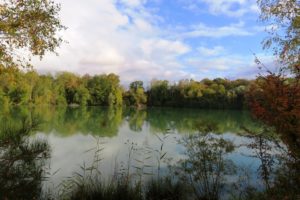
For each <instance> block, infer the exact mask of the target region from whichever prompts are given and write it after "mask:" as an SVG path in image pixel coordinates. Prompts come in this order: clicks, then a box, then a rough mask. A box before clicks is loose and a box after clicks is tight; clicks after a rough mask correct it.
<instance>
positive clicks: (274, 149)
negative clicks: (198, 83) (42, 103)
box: [0, 107, 288, 199]
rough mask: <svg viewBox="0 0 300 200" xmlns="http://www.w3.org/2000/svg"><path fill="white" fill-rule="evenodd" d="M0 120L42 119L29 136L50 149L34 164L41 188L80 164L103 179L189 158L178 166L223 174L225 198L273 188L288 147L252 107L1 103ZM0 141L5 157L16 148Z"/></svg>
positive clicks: (150, 171) (7, 123)
mask: <svg viewBox="0 0 300 200" xmlns="http://www.w3.org/2000/svg"><path fill="white" fill-rule="evenodd" d="M0 119H1V121H2V122H3V123H1V126H2V127H1V129H5V128H7V127H20V126H22V122H23V121H26V120H29V121H38V122H39V123H38V124H39V125H38V127H37V128H36V129H35V130H34V131H32V132H31V133H30V137H29V140H30V142H31V144H34V143H35V142H37V143H38V142H41V141H42V142H44V143H46V144H48V147H49V148H48V149H47V157H45V159H44V160H43V162H41V163H40V165H39V166H37V165H36V164H34V166H35V168H36V169H37V170H41V169H42V170H43V174H44V175H43V177H45V178H40V180H38V183H37V184H36V185H34V187H38V188H40V190H49V188H50V190H56V189H57V188H59V185H60V184H61V183H62V182H63V181H64V180H66V179H68V177H72V176H73V175H74V173H82V168H85V169H87V168H89V167H94V166H96V167H97V169H99V171H101V175H102V176H103V177H104V179H106V180H108V179H110V178H111V177H112V176H114V175H115V174H116V173H118V172H120V171H122V170H123V171H124V169H126V170H127V169H128V170H129V171H130V173H132V174H139V175H140V174H143V175H142V176H143V179H149V178H150V177H153V176H164V175H167V174H168V173H170V171H172V169H173V170H174V169H175V168H176V169H178V168H180V167H178V166H182V164H183V163H188V165H187V168H189V170H181V172H182V171H185V172H186V173H188V174H189V175H192V176H199V177H202V176H203V170H204V169H206V168H207V167H206V165H205V166H202V163H205V162H208V163H209V164H210V167H209V168H210V169H209V170H210V171H209V172H207V173H206V174H204V175H205V176H207V175H209V176H211V177H212V179H214V178H216V174H218V176H217V179H216V180H217V181H220V182H221V184H218V185H220V187H221V186H222V190H220V191H218V192H219V193H220V194H221V195H222V197H223V198H224V199H226V198H227V197H228V196H229V192H228V191H229V190H232V187H238V188H239V189H243V187H244V188H246V187H248V186H249V185H251V186H252V187H253V188H255V189H256V190H258V191H263V190H265V189H266V188H268V187H270V185H272V181H273V180H274V179H275V176H276V174H274V173H275V172H276V170H277V169H279V168H280V167H281V165H280V164H281V163H282V161H281V160H280V159H281V158H282V157H284V156H286V155H285V154H286V152H287V151H288V150H287V147H286V145H285V144H284V143H283V142H282V141H281V140H280V138H279V137H277V136H276V135H274V134H273V133H271V132H270V131H266V130H265V128H264V127H263V126H262V125H260V124H259V123H258V122H256V121H255V120H253V119H252V118H251V116H250V114H249V113H248V112H247V111H228V110H197V109H169V108H164V109H162V108H161V109H160V108H149V109H146V110H135V109H110V108H103V107H89V108H53V107H36V108H27V107H17V108H8V109H3V110H2V111H1V115H0ZM1 144H2V147H0V151H2V152H1V154H0V155H1V156H3V157H4V155H6V156H7V155H10V154H9V153H7V152H10V150H9V148H16V147H14V146H13V145H6V146H5V143H4V142H3V143H1ZM18 145H20V144H19V143H18ZM6 151H7V152H6ZM0 159H1V158H0ZM19 159H24V160H26V157H25V156H24V158H19ZM95 160H97V162H96V163H97V164H95ZM2 161H3V163H4V161H5V159H4V158H2ZM34 162H36V159H35V161H34ZM22 166H23V165H22ZM22 166H21V167H22ZM24 166H26V165H24ZM24 166H23V167H24ZM142 166H146V167H144V168H143V169H141V168H142ZM220 166H222V167H220ZM39 167H40V168H39ZM128 167H129V168H128ZM201 167H202V168H201ZM25 168H26V167H25ZM31 168H32V166H31ZM2 170H3V169H2ZM19 170H20V169H19ZM21 170H23V173H25V172H24V171H26V169H21ZM193 170H195V171H196V172H195V171H193ZM197 170H198V171H197ZM0 172H1V171H0ZM2 173H4V172H3V171H2ZM178 173H180V172H178ZM178 173H176V174H178ZM12 174H14V175H15V176H18V173H15V172H14V173H12ZM31 174H34V172H30V173H28V176H30V175H31ZM1 176H2V181H4V182H6V183H8V181H5V180H4V179H5V178H4V177H5V176H4V175H3V174H2V175H1ZM21 177H22V176H21ZM139 177H140V176H139ZM17 178H18V179H19V177H17ZM197 180H198V179H197ZM197 180H196V179H195V182H196V183H197V184H198V185H199V187H200V186H201V183H200V182H199V183H198V182H197ZM10 181H12V182H13V180H10ZM211 184H214V183H211ZM246 184H247V186H246ZM37 185H38V186H37ZM9 189H10V188H9V186H8V187H7V188H6V190H9ZM220 194H219V195H220Z"/></svg>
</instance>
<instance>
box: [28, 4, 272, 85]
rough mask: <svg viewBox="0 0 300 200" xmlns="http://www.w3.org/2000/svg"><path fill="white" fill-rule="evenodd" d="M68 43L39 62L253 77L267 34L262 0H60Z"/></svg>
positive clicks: (173, 76) (140, 73)
mask: <svg viewBox="0 0 300 200" xmlns="http://www.w3.org/2000/svg"><path fill="white" fill-rule="evenodd" d="M56 1H57V2H58V3H60V4H61V7H62V10H61V15H60V17H61V20H62V22H63V24H65V25H66V26H67V27H68V29H67V30H66V31H64V32H61V33H60V35H62V36H63V38H64V39H65V40H67V41H68V42H67V43H64V44H63V45H62V46H61V47H60V48H59V49H58V53H59V56H55V55H54V54H48V55H46V57H45V58H44V59H43V60H42V61H39V60H35V61H34V64H35V67H36V69H37V70H38V71H40V72H42V73H46V72H50V73H55V72H58V71H71V72H74V73H77V74H81V75H82V74H86V73H89V74H102V73H116V74H118V75H119V76H120V77H121V80H122V83H125V84H126V83H129V82H130V81H133V80H143V81H145V82H149V81H151V80H152V79H167V80H170V81H177V80H180V79H186V78H188V79H190V78H193V79H196V80H199V79H203V78H206V77H207V78H216V77H224V78H230V79H234V78H253V77H255V75H256V74H257V66H256V65H255V64H254V56H253V53H255V54H256V55H257V56H258V57H259V58H260V59H261V60H262V61H263V62H264V63H267V64H268V63H271V62H272V59H273V58H272V55H271V53H270V52H266V51H263V50H262V48H261V41H262V40H263V38H264V37H266V33H265V28H264V26H263V24H260V23H259V22H258V15H259V9H258V8H257V6H256V0H85V1H82V0H56Z"/></svg>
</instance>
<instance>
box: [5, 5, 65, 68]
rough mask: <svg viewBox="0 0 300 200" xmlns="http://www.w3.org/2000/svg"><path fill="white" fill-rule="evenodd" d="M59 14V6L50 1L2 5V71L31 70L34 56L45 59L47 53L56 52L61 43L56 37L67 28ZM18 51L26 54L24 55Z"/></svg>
mask: <svg viewBox="0 0 300 200" xmlns="http://www.w3.org/2000/svg"><path fill="white" fill-rule="evenodd" d="M59 11H60V6H59V5H58V4H56V3H54V1H51V0H3V1H1V2H0V68H4V67H18V65H20V64H21V65H22V66H29V62H28V60H30V57H31V56H39V57H40V58H42V57H43V56H44V55H45V53H46V52H47V51H50V52H53V51H55V48H56V47H58V46H59V45H60V44H61V42H62V39H61V38H60V37H58V36H57V34H56V33H57V32H58V31H60V30H62V29H64V28H65V27H64V26H62V24H61V22H60V20H59V17H58V12H59ZM17 50H25V51H23V53H22V55H21V54H18V53H17ZM25 52H28V54H27V55H26V56H24V54H25ZM28 58H29V59H28Z"/></svg>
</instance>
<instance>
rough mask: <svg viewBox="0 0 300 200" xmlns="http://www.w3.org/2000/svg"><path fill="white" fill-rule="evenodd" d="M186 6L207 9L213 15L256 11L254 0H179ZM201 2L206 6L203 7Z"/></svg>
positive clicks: (230, 14) (232, 15) (231, 15)
mask: <svg viewBox="0 0 300 200" xmlns="http://www.w3.org/2000/svg"><path fill="white" fill-rule="evenodd" d="M179 1H181V2H183V3H184V4H186V6H185V7H186V8H187V9H190V10H196V11H199V10H200V11H208V12H209V13H210V14H213V15H226V16H229V17H241V16H243V15H245V14H247V13H258V12H259V9H258V7H257V5H256V0H179ZM203 4H205V5H206V6H207V7H206V8H204V7H203Z"/></svg>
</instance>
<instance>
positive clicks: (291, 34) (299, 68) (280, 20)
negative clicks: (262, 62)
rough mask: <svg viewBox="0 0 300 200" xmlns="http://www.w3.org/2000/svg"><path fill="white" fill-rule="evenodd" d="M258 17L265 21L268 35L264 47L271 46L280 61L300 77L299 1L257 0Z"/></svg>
mask: <svg viewBox="0 0 300 200" xmlns="http://www.w3.org/2000/svg"><path fill="white" fill-rule="evenodd" d="M258 6H259V7H260V10H261V15H260V19H261V21H262V22H264V23H266V26H267V27H269V28H268V29H267V31H268V33H269V35H270V37H268V38H267V39H266V40H264V41H263V45H264V48H270V47H273V49H274V53H275V55H279V57H280V59H281V61H282V63H283V64H284V65H287V66H288V67H290V69H291V70H292V72H294V73H295V74H296V75H297V76H298V78H299V77H300V1H299V0H258Z"/></svg>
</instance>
